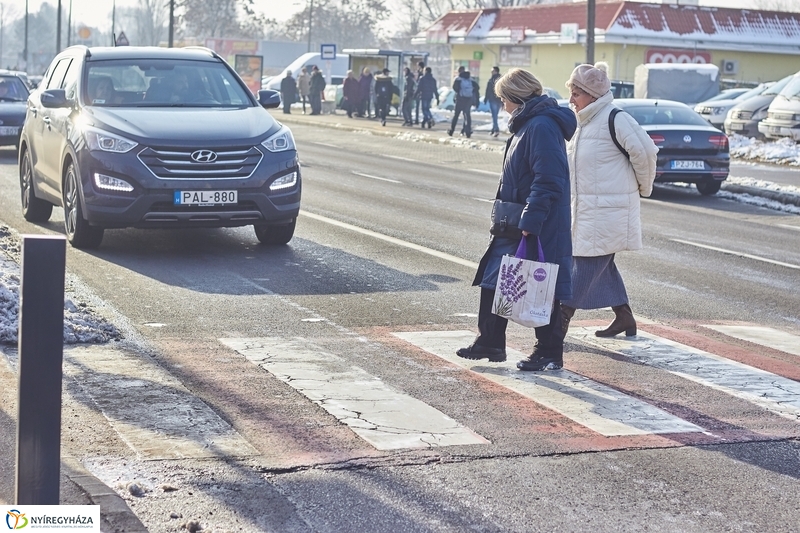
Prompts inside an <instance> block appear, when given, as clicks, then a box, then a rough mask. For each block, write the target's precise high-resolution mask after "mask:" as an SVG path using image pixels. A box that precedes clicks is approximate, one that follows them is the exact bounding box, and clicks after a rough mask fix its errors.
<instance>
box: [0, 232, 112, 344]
mask: <svg viewBox="0 0 800 533" xmlns="http://www.w3.org/2000/svg"><path fill="white" fill-rule="evenodd" d="M20 254H21V244H20V241H19V237H18V235H16V233H14V232H13V231H12V230H11V229H10V228H8V226H4V225H2V224H0V344H16V343H17V331H18V329H19V283H20V271H19V264H18V261H19V257H20ZM75 289H76V287H75V282H72V281H70V280H69V277H67V281H66V296H65V299H64V343H65V344H75V343H104V342H107V341H110V340H119V339H121V338H122V334H121V333H120V332H119V330H118V329H117V328H116V327H115V326H114V325H112V324H110V323H108V321H107V320H106V319H105V318H103V317H101V316H99V315H98V314H97V313H96V311H95V310H94V308H93V307H92V306H91V305H89V304H87V303H85V302H83V301H80V300H81V298H80V297H79V296H78V295H77V294H76V290H75ZM76 302H77V303H76Z"/></svg>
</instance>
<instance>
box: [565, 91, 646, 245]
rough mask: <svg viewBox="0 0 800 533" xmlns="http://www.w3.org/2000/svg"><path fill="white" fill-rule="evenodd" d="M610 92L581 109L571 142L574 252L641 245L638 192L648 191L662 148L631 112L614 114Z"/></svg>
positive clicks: (570, 166) (569, 151)
mask: <svg viewBox="0 0 800 533" xmlns="http://www.w3.org/2000/svg"><path fill="white" fill-rule="evenodd" d="M613 100H614V97H613V95H612V94H611V93H610V92H609V93H606V94H605V95H603V96H601V97H600V98H598V99H597V100H596V101H595V102H592V103H591V104H589V105H588V106H586V107H585V108H583V109H582V110H580V111H579V112H578V113H577V117H578V129H577V131H576V132H575V135H573V137H572V139H571V140H570V141H569V143H568V144H567V155H568V157H569V170H570V185H571V190H572V255H573V256H577V257H596V256H601V255H609V254H613V253H617V252H621V251H623V250H638V249H639V248H641V247H642V224H641V220H640V215H639V212H640V201H639V195H640V194H641V195H642V196H650V193H651V192H652V191H653V181H654V180H655V176H656V154H657V153H658V148H657V147H656V145H655V144H654V143H653V140H652V139H651V138H650V137H649V136H648V135H647V133H646V132H645V131H644V130H643V129H642V127H641V126H639V124H638V123H637V122H636V120H634V118H633V117H631V116H630V115H629V114H628V113H618V114H617V116H616V117H615V120H614V127H615V129H616V133H617V140H618V141H619V143H620V144H621V145H622V147H623V148H625V150H626V151H627V152H628V154H629V155H630V161H629V160H628V159H626V158H625V156H624V155H623V154H622V153H621V152H620V151H619V149H618V148H617V146H616V145H615V144H614V141H613V140H612V139H611V132H610V131H609V128H608V115H609V114H610V113H611V110H612V109H614V104H613Z"/></svg>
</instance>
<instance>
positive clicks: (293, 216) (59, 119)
mask: <svg viewBox="0 0 800 533" xmlns="http://www.w3.org/2000/svg"><path fill="white" fill-rule="evenodd" d="M279 104H280V94H279V93H277V92H275V91H259V93H258V97H257V98H256V97H254V96H253V94H252V93H251V92H250V91H249V89H248V88H247V86H246V85H245V84H244V82H243V81H242V80H241V79H240V78H239V76H238V75H237V74H236V72H235V71H233V69H231V67H230V66H229V65H228V64H227V63H226V62H225V61H224V60H223V59H222V58H220V57H219V56H218V55H217V54H216V53H214V52H213V51H211V50H209V49H206V48H199V47H192V48H181V49H176V48H171V49H170V48H155V47H120V48H86V47H84V46H74V47H71V48H68V49H67V50H64V51H63V52H62V53H60V54H59V55H58V56H56V58H55V59H54V60H53V62H52V64H51V65H50V67H49V68H48V69H47V72H46V73H45V75H44V79H43V80H42V82H41V84H40V85H39V88H38V89H37V90H36V91H34V92H33V93H32V94H31V96H30V98H29V99H28V109H27V117H26V121H25V126H24V127H23V130H22V134H21V138H20V147H19V168H20V187H21V191H22V212H23V215H24V217H25V219H26V220H29V221H31V222H43V221H46V220H48V219H49V218H50V215H51V212H52V209H53V206H54V205H55V206H63V207H64V219H65V229H66V234H67V239H68V240H69V242H70V243H71V244H72V245H73V246H75V247H76V248H95V247H97V246H99V245H100V242H101V241H102V239H103V231H104V229H106V228H124V227H135V228H187V227H188V228H210V227H235V226H245V225H253V226H254V227H255V234H256V237H257V238H258V240H259V241H261V242H262V243H265V244H285V243H287V242H289V240H290V239H291V238H292V236H293V234H294V229H295V222H296V220H297V215H298V212H299V210H300V189H301V187H300V185H301V181H300V167H299V164H298V157H297V150H296V148H295V143H294V137H293V136H292V133H291V131H290V130H289V129H288V128H287V127H286V126H284V125H282V124H281V123H279V122H277V121H276V120H274V119H273V118H272V116H271V115H270V114H269V112H267V111H266V109H265V108H275V107H278V105H279Z"/></svg>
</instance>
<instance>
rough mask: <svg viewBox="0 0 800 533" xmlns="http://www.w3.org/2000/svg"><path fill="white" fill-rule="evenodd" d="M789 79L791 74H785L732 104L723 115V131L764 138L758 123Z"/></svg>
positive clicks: (764, 116) (765, 115) (730, 133)
mask: <svg viewBox="0 0 800 533" xmlns="http://www.w3.org/2000/svg"><path fill="white" fill-rule="evenodd" d="M791 79H792V76H786V77H785V78H783V79H782V80H780V81H777V82H775V83H774V84H773V85H772V86H770V87H769V88H768V89H767V90H765V91H764V92H763V93H761V94H759V95H756V96H753V97H751V98H747V99H746V100H741V101H740V102H738V103H737V104H736V105H735V106H733V107H732V108H731V109H730V111H728V116H726V117H725V123H724V130H725V133H726V134H728V135H732V134H734V133H736V134H739V135H744V136H745V137H753V138H756V139H765V138H766V137H765V136H764V134H763V133H761V132H759V131H758V123H759V122H761V121H762V120H764V119H765V118H767V109H768V108H769V105H770V104H771V103H772V101H773V100H774V99H775V97H776V96H777V95H778V93H779V92H781V91H782V90H783V88H784V87H786V85H787V84H788V83H789V81H791Z"/></svg>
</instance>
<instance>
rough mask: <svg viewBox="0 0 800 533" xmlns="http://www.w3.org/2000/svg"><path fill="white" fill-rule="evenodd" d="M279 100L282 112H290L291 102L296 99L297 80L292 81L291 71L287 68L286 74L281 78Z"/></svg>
mask: <svg viewBox="0 0 800 533" xmlns="http://www.w3.org/2000/svg"><path fill="white" fill-rule="evenodd" d="M281 100H282V101H283V112H284V113H286V114H287V115H288V114H290V113H291V112H292V104H293V103H295V102H296V101H297V82H296V81H294V76H292V71H291V70H287V71H286V76H285V77H284V78H283V79H282V80H281Z"/></svg>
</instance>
